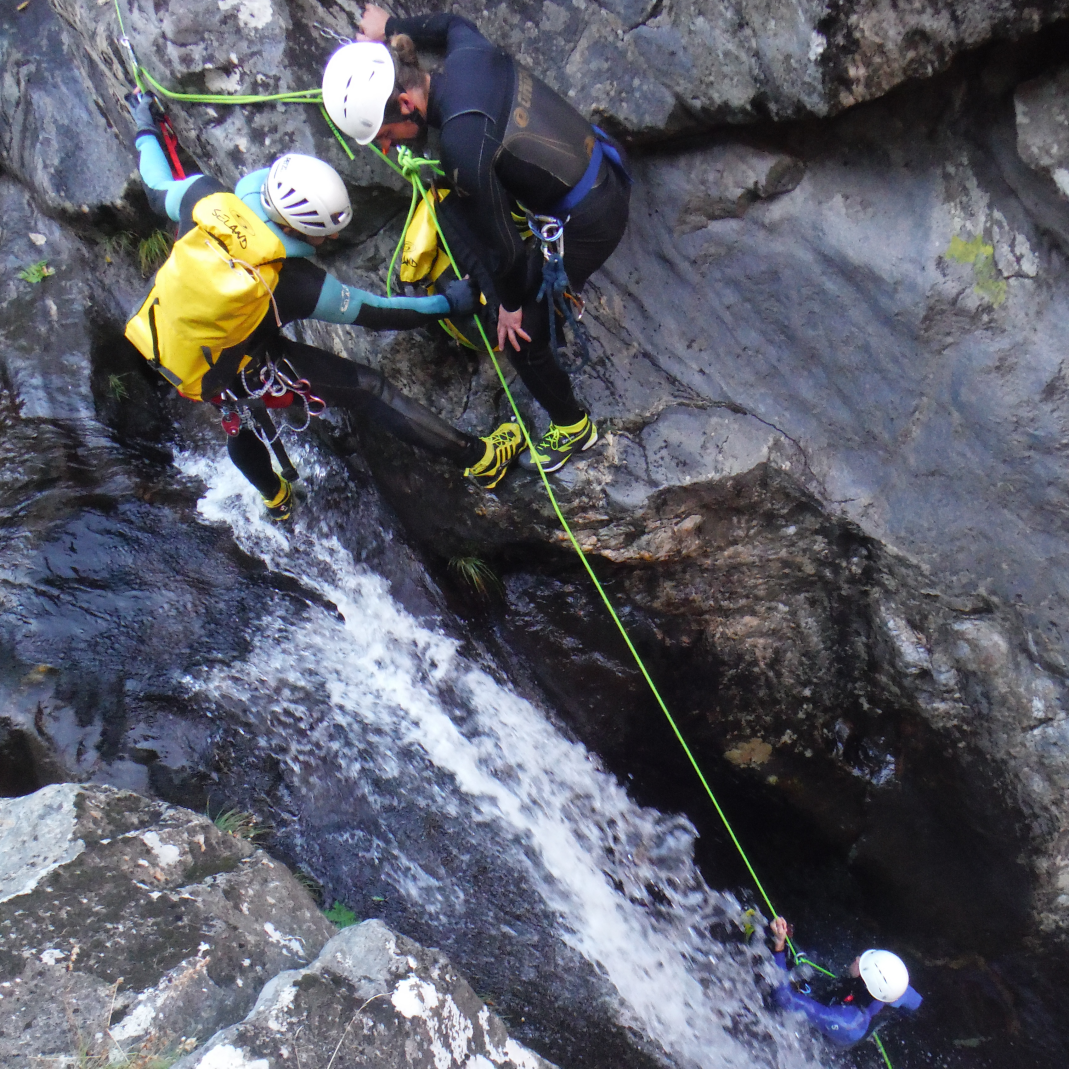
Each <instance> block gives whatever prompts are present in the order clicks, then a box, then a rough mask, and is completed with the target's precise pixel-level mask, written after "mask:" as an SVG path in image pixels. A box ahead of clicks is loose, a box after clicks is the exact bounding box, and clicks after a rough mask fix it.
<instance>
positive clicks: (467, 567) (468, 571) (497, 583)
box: [449, 557, 505, 598]
mask: <svg viewBox="0 0 1069 1069" xmlns="http://www.w3.org/2000/svg"><path fill="white" fill-rule="evenodd" d="M449 570H450V571H451V572H452V573H453V574H454V575H455V576H456V577H457V578H458V579H459V580H460V581H461V582H462V583H464V584H466V585H467V586H469V587H471V589H472V590H474V591H475V593H476V594H478V595H479V597H481V598H489V597H490V595H491V594H503V593H504V591H505V588H504V586H503V585H502V583H501V580H500V579H498V577H497V576H496V575H495V574H494V571H493V569H492V568H491V567H490V565H489V564H487V563H486V561H484V560H480V559H479V558H478V557H450V558H449Z"/></svg>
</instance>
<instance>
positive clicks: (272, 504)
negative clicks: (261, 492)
mask: <svg viewBox="0 0 1069 1069" xmlns="http://www.w3.org/2000/svg"><path fill="white" fill-rule="evenodd" d="M278 481H279V482H280V483H282V486H281V488H280V489H279V491H278V493H277V494H275V496H274V497H273V498H271V499H270V500H268V499H267V498H266V497H265V498H264V505H265V506H266V508H267V515H268V516H270V517H271V519H272V520H274V521H275V523H285V522H286V521H287V520H288V519H289V518H290V517H291V516H292V515H293V507H294V504H295V502H294V500H293V487H292V486H290V484H289V483H288V482H286V480H285V479H283V478H282V476H281V475H280V476H279V477H278Z"/></svg>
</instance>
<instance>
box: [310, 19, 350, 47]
mask: <svg viewBox="0 0 1069 1069" xmlns="http://www.w3.org/2000/svg"><path fill="white" fill-rule="evenodd" d="M312 28H313V29H316V30H318V31H319V36H320V37H325V38H326V39H327V40H328V41H337V42H338V44H342V45H351V44H352V43H353V40H352V38H351V37H342V35H341V34H340V33H338V31H337V30H332V29H331V28H330V27H329V26H324V25H323V23H321V22H313V23H312Z"/></svg>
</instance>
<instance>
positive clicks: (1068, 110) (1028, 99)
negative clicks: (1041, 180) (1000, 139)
mask: <svg viewBox="0 0 1069 1069" xmlns="http://www.w3.org/2000/svg"><path fill="white" fill-rule="evenodd" d="M1013 103H1014V106H1015V108H1016V113H1017V151H1018V152H1019V153H1020V154H1021V159H1023V160H1024V161H1025V163H1027V164H1028V165H1029V166H1030V167H1034V168H1035V169H1036V170H1037V171H1039V172H1041V173H1042V174H1045V175H1047V176H1048V177H1049V178H1050V179H1051V180H1052V181H1053V182H1054V184H1055V185H1056V186H1057V187H1058V189H1059V190H1060V191H1061V193H1062V194H1063V196H1065V197H1069V67H1061V68H1060V69H1059V70H1056V71H1053V72H1051V73H1050V74H1046V75H1044V76H1043V77H1041V78H1035V79H1033V80H1032V81H1030V82H1025V83H1024V84H1023V85H1019V86H1018V87H1017V91H1016V92H1015V93H1014V95H1013Z"/></svg>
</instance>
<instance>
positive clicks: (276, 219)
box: [260, 178, 289, 226]
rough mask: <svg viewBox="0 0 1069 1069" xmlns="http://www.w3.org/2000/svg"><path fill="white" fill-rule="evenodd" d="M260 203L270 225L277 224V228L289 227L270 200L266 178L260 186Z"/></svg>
mask: <svg viewBox="0 0 1069 1069" xmlns="http://www.w3.org/2000/svg"><path fill="white" fill-rule="evenodd" d="M260 203H261V204H262V205H263V206H264V211H265V212H267V217H268V218H269V219H270V220H271V222H272V223H277V224H278V225H279V226H288V225H289V224H288V223H287V222H286V220H285V219H284V218H283V216H282V213H281V212H280V211H279V210H278V209H277V208H276V207H275V205H274V203H273V202H272V200H271V191H270V190H269V189H268V188H267V179H266V178H265V179H264V184H263V185H262V186H260Z"/></svg>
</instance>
